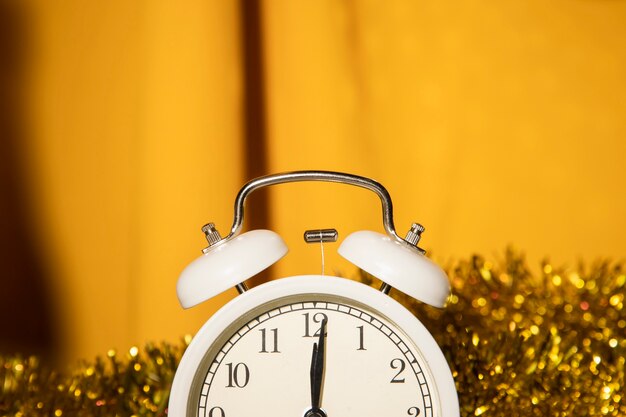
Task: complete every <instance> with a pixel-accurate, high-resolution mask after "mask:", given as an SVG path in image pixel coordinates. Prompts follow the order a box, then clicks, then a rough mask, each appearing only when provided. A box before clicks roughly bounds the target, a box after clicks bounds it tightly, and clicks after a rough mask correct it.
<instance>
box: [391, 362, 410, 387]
mask: <svg viewBox="0 0 626 417" xmlns="http://www.w3.org/2000/svg"><path fill="white" fill-rule="evenodd" d="M389 365H390V366H391V369H398V368H399V369H400V370H399V371H398V373H397V374H396V376H394V377H393V378H392V379H391V383H392V384H404V378H399V376H400V374H401V373H402V372H403V371H404V368H406V364H405V363H404V361H403V360H402V359H400V358H395V359H392V360H391V363H390V364H389Z"/></svg>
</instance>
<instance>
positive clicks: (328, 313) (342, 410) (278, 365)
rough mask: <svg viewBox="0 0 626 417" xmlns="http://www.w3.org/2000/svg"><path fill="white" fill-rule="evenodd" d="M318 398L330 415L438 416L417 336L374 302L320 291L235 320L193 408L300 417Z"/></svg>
mask: <svg viewBox="0 0 626 417" xmlns="http://www.w3.org/2000/svg"><path fill="white" fill-rule="evenodd" d="M323 328H325V330H326V332H325V337H320V336H321V334H320V332H321V331H322V329H323ZM320 350H321V351H320ZM312 352H313V358H312ZM320 366H322V367H323V372H322V376H321V378H322V382H321V386H319V367H320ZM314 368H316V369H317V375H318V377H317V378H314V377H313V375H312V373H314ZM312 385H315V387H312ZM317 390H319V391H321V392H319V393H318V392H317ZM312 391H315V395H312ZM312 396H313V397H314V398H319V399H318V400H317V402H318V403H319V408H320V409H321V412H323V413H325V415H326V416H328V417H351V416H359V417H369V416H371V417H380V416H414V417H415V416H427V417H432V416H438V415H440V411H439V399H438V398H437V392H436V388H435V386H434V383H433V378H432V375H431V374H430V371H429V369H428V368H427V366H426V361H425V358H424V357H423V356H422V352H420V350H419V349H418V348H417V346H416V344H415V343H414V342H413V341H412V340H411V339H410V338H409V337H407V336H406V334H405V333H404V332H403V331H402V330H401V329H400V328H398V326H397V325H395V324H394V323H393V322H392V321H391V320H388V319H386V318H385V317H384V316H383V315H382V314H379V313H378V312H376V311H374V310H373V309H371V308H369V307H366V306H364V305H361V304H359V303H356V302H355V301H354V300H350V299H347V298H344V297H341V296H336V295H319V294H311V295H295V296H290V297H284V298H280V299H278V300H275V301H273V302H272V303H269V304H264V305H263V306H261V307H258V308H256V309H253V310H252V311H251V312H249V313H248V314H246V315H244V316H242V317H240V318H239V319H238V320H236V321H235V322H234V323H233V324H232V325H230V326H229V327H228V328H227V329H226V331H224V332H223V333H222V334H221V336H220V337H218V338H217V339H216V341H215V342H214V343H213V344H212V345H211V346H210V347H209V349H208V350H207V352H206V354H205V355H204V357H203V359H202V362H201V365H200V366H199V367H198V371H197V372H196V374H195V377H194V381H193V383H192V387H191V393H190V401H189V403H188V406H189V410H188V415H194V416H200V417H240V416H251V415H254V416H272V417H303V416H304V415H305V414H306V413H307V412H308V411H309V412H310V411H311V410H312V409H313V408H315V410H317V408H316V407H317V405H315V406H313V405H312V404H311V403H312V402H313V401H315V399H313V400H312ZM312 407H313V408H312ZM316 412H317V411H316ZM322 415H324V414H322Z"/></svg>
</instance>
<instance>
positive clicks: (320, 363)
mask: <svg viewBox="0 0 626 417" xmlns="http://www.w3.org/2000/svg"><path fill="white" fill-rule="evenodd" d="M325 337H326V319H324V320H322V325H321V327H320V335H319V339H318V342H317V343H314V344H313V357H312V358H311V411H312V412H313V413H316V414H317V415H325V414H324V413H323V412H322V410H321V409H320V400H321V396H322V384H323V382H324V359H325V346H324V345H325V343H324V339H325Z"/></svg>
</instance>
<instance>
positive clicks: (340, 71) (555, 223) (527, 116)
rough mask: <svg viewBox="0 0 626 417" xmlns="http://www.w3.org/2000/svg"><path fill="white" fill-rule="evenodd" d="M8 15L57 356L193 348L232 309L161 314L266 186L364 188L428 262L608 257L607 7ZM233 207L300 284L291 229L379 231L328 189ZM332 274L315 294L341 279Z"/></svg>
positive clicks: (619, 185)
mask: <svg viewBox="0 0 626 417" xmlns="http://www.w3.org/2000/svg"><path fill="white" fill-rule="evenodd" d="M26 4H28V6H24V7H25V8H26V10H25V12H26V14H27V15H28V19H29V21H28V23H27V27H28V28H32V29H30V30H31V31H32V36H33V37H34V39H35V41H36V42H35V46H33V48H32V50H31V51H30V52H31V55H32V56H31V58H30V62H31V64H30V72H29V74H28V75H29V77H30V81H29V82H28V83H27V86H28V91H27V92H26V93H24V94H25V97H26V98H27V101H28V103H30V104H29V107H28V111H27V114H26V115H27V116H28V118H29V122H28V123H27V126H28V129H27V130H28V132H27V133H25V138H26V139H25V140H24V141H20V145H23V146H21V150H22V152H21V155H23V157H22V158H21V159H20V162H19V168H16V169H17V170H18V171H21V172H22V173H23V174H24V178H25V179H24V184H23V187H24V188H25V189H26V190H28V192H29V194H28V201H29V202H30V207H31V208H32V214H31V216H30V217H29V219H28V223H29V224H31V225H32V227H33V230H37V232H31V233H30V236H31V237H33V239H35V242H36V244H37V245H38V249H37V250H36V251H35V254H36V255H37V256H38V257H40V259H41V265H43V266H44V267H45V268H44V269H45V271H46V274H47V275H46V279H47V282H48V284H49V288H50V291H49V299H50V300H52V303H53V305H54V306H55V308H56V311H57V313H58V323H59V326H58V328H59V331H57V332H55V334H56V335H57V337H58V339H59V341H60V343H61V346H62V347H63V351H64V354H65V355H66V357H67V358H77V357H91V356H93V355H94V354H97V353H102V352H104V351H105V350H106V349H108V348H110V347H117V348H119V349H127V348H128V347H129V346H131V345H132V344H133V343H138V344H141V343H145V342H147V341H149V340H170V341H172V340H176V339H177V338H178V337H180V335H182V334H184V333H193V332H195V331H196V330H197V328H198V327H199V326H200V324H201V323H202V322H203V321H204V320H206V318H207V317H208V316H210V314H212V312H214V311H215V310H216V309H217V308H218V307H219V306H221V305H222V304H223V303H224V302H225V301H226V300H227V299H229V298H230V297H232V296H234V294H235V293H234V291H233V292H229V293H227V294H224V295H223V296H220V297H217V298H216V299H214V300H213V301H212V302H209V303H206V304H204V305H201V306H199V307H196V308H194V309H192V310H190V311H182V310H181V308H180V307H179V306H178V303H177V301H176V298H175V289H174V288H175V282H176V277H177V275H178V273H179V271H180V270H181V269H182V268H183V267H184V266H185V264H186V263H187V262H189V261H190V260H191V259H193V257H194V256H196V255H198V254H199V253H200V252H199V250H200V249H201V248H202V247H203V245H204V242H203V237H202V235H201V233H200V232H199V227H200V226H202V224H204V223H206V222H207V221H209V220H212V221H215V222H216V223H217V225H218V228H219V229H220V230H221V231H222V232H226V231H227V230H228V228H229V227H230V223H231V221H232V202H233V199H234V196H235V193H236V192H237V190H238V189H239V187H240V186H241V185H242V183H243V182H244V181H245V180H247V179H249V178H252V177H254V176H258V175H262V174H265V173H270V172H278V171H287V170H294V169H329V170H339V171H346V172H352V173H356V174H361V175H365V176H369V177H373V178H375V179H377V180H379V181H380V182H382V183H383V184H384V185H385V186H386V187H387V188H388V189H389V191H390V192H391V194H392V196H393V198H394V203H395V208H396V212H395V214H396V225H397V227H398V229H399V231H400V232H401V233H403V232H404V231H405V229H407V228H408V226H409V225H410V223H411V222H412V221H420V222H422V223H424V224H425V226H426V228H427V231H426V233H425V234H424V238H423V242H424V246H425V247H426V248H427V249H429V250H430V253H431V254H432V255H433V256H434V257H435V259H437V260H439V261H441V262H443V263H446V262H448V261H449V260H450V259H453V258H458V257H465V256H468V255H469V254H471V253H474V252H478V253H482V254H486V255H488V256H493V255H496V256H497V254H498V253H500V251H501V250H502V249H503V248H504V247H505V245H507V244H510V243H513V244H515V245H516V246H517V247H519V248H521V249H523V250H524V251H526V253H527V254H528V256H529V259H530V260H531V262H534V263H536V262H537V261H538V260H539V259H541V258H542V257H544V256H547V255H550V256H551V257H552V258H553V259H554V260H556V261H557V262H560V263H564V262H574V261H575V260H576V259H577V258H578V257H579V256H583V257H585V258H587V259H590V258H594V257H597V256H609V257H614V258H616V257H617V258H619V257H623V255H624V251H625V249H626V244H625V243H624V239H623V237H622V235H623V231H624V230H626V211H625V210H624V207H625V206H626V194H625V193H624V192H623V186H624V182H625V180H626V167H625V165H624V163H623V160H624V156H625V155H626V141H624V138H625V137H626V124H624V120H625V116H626V106H625V103H624V98H623V97H624V96H625V93H626V78H625V77H624V76H623V75H624V74H625V73H626V49H625V48H624V45H625V44H626V26H624V24H623V22H624V19H625V18H626V2H621V1H616V2H592V1H575V2H572V1H564V0H559V1H555V2H550V3H546V2H542V1H539V0H537V1H534V0H533V1H530V2H525V3H502V2H493V1H486V0H485V1H479V2H470V1H462V2H446V1H444V2H436V3H433V2H423V1H416V2H412V1H386V2H381V1H363V2H357V1H330V0H327V1H304V2H291V1H283V0H280V1H278V0H277V1H264V2H261V1H259V2H255V1H245V0H241V1H238V2H233V1H230V2H222V1H210V2H206V1H199V0H197V1H196V0H188V1H183V2H177V3H175V4H174V3H169V2H163V1H145V2H126V1H121V0H113V1H109V2H105V3H97V2H95V3H94V2H90V3H85V2H81V1H77V0H71V1H66V2H63V3H58V2H48V1H43V0H30V1H29V2H27V3H26ZM0 158H5V157H0ZM9 198H11V199H12V197H9ZM250 202H251V204H253V207H250V209H249V210H248V211H247V214H248V213H249V214H250V220H251V224H250V225H249V227H269V228H272V229H273V230H276V231H278V232H279V233H280V234H281V235H282V236H283V237H284V238H285V240H286V241H287V243H288V245H289V247H290V251H291V252H290V254H289V255H288V257H286V258H285V259H284V260H283V261H281V262H280V263H279V264H278V265H277V266H276V267H275V268H274V269H273V271H272V273H271V274H270V275H271V276H284V275H288V274H290V275H292V274H301V273H317V272H319V269H320V262H319V248H318V247H307V246H306V245H305V244H304V243H303V242H302V241H301V240H302V238H301V236H302V232H303V231H304V230H305V229H308V228H319V227H336V228H337V229H338V230H339V233H340V238H341V237H345V236H346V235H347V234H348V233H349V232H350V231H353V230H358V229H376V230H380V229H381V227H380V209H379V208H378V204H379V203H378V202H377V200H376V197H375V196H374V195H369V194H368V193H367V192H365V191H363V190H352V189H350V188H349V187H346V186H341V185H336V184H332V185H321V184H299V185H298V186H291V185H284V186H281V187H276V188H274V189H271V190H269V191H268V192H263V191H260V192H259V193H258V195H257V194H255V195H254V196H253V197H252V198H251V200H250ZM27 250H28V249H21V250H20V251H21V252H22V253H25V251H27ZM332 252H333V251H332V250H330V249H329V250H327V255H328V257H327V272H329V273H332V272H338V273H342V274H346V275H349V274H351V273H353V268H352V267H351V266H350V265H348V264H346V263H344V262H341V261H340V260H339V259H338V258H337V257H336V256H334V255H332ZM6 277H7V275H3V277H2V279H3V280H6V279H7V278H6Z"/></svg>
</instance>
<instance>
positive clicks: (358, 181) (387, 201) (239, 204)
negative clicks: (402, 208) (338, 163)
mask: <svg viewBox="0 0 626 417" xmlns="http://www.w3.org/2000/svg"><path fill="white" fill-rule="evenodd" d="M302 181H323V182H335V183H341V184H348V185H354V186H356V187H361V188H365V189H368V190H370V191H373V192H374V193H376V195H377V196H378V197H379V198H380V202H381V203H382V209H383V226H384V228H385V231H386V232H387V235H389V237H391V238H392V239H394V240H396V241H397V242H399V243H402V244H404V245H409V246H413V245H411V244H410V243H409V242H407V241H405V240H404V239H402V238H401V237H400V236H398V234H397V233H396V229H395V227H394V224H393V206H392V203H391V197H390V196H389V192H387V190H386V189H385V187H383V186H382V185H381V184H380V183H378V182H376V181H374V180H372V179H369V178H365V177H361V176H358V175H352V174H346V173H343V172H333V171H292V172H284V173H281V174H273V175H266V176H264V177H259V178H255V179H253V180H251V181H249V182H248V183H246V184H245V185H244V186H243V187H242V188H241V190H239V193H238V194H237V198H236V199H235V218H234V220H233V225H232V227H231V229H230V234H229V235H228V236H226V237H225V238H224V241H228V240H230V239H233V238H234V237H236V236H237V235H238V234H239V233H240V232H241V227H242V225H243V216H244V203H245V202H246V198H247V197H248V195H249V194H251V193H252V192H253V191H255V190H257V189H259V188H263V187H269V186H270V185H276V184H285V183H289V182H302ZM413 247H414V246H413Z"/></svg>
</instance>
